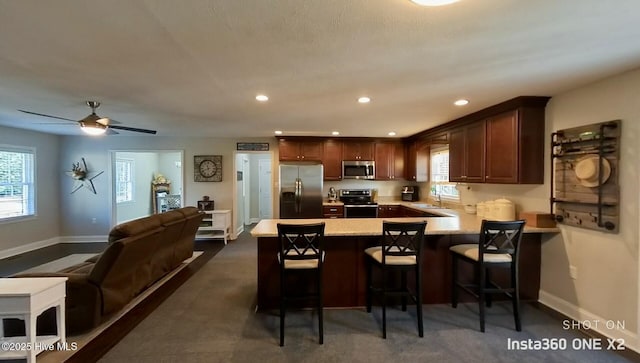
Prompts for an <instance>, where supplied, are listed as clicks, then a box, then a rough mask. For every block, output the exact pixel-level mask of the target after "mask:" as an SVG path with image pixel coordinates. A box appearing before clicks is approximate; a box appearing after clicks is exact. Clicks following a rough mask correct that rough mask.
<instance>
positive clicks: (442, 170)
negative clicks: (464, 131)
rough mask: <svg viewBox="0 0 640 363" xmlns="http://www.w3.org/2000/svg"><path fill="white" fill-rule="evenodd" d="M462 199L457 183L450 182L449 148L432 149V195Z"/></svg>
mask: <svg viewBox="0 0 640 363" xmlns="http://www.w3.org/2000/svg"><path fill="white" fill-rule="evenodd" d="M438 195H440V197H442V198H445V199H455V200H459V199H460V193H459V192H458V189H456V184H455V183H450V182H449V148H448V147H447V148H436V149H432V150H431V196H432V197H437V196H438Z"/></svg>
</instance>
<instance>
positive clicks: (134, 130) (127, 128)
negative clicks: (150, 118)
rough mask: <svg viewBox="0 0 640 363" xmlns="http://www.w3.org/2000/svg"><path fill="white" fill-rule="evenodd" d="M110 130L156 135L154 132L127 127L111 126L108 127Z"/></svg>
mask: <svg viewBox="0 0 640 363" xmlns="http://www.w3.org/2000/svg"><path fill="white" fill-rule="evenodd" d="M109 128H110V129H116V130H125V131H133V132H144V133H145V134H154V135H155V134H156V130H147V129H137V128H135V127H127V126H111V125H109Z"/></svg>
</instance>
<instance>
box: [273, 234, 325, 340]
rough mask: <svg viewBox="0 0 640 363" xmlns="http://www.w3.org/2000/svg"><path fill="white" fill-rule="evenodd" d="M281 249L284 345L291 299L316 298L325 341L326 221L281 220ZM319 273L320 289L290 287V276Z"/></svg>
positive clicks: (320, 328) (320, 325) (317, 286)
mask: <svg viewBox="0 0 640 363" xmlns="http://www.w3.org/2000/svg"><path fill="white" fill-rule="evenodd" d="M278 239H279V240H280V252H279V253H278V263H279V265H280V346H283V345H284V316H285V311H286V308H287V303H288V302H289V301H291V300H316V306H317V309H318V330H319V336H320V344H323V338H324V333H323V328H322V322H323V317H322V309H323V305H322V266H323V264H324V246H323V240H324V222H323V223H314V224H282V223H278ZM309 272H311V273H313V274H315V280H316V290H315V291H313V292H311V293H298V294H294V293H293V292H291V291H289V290H291V289H290V288H289V289H287V277H288V276H290V275H293V274H303V273H306V274H308V273H309Z"/></svg>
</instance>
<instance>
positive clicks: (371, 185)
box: [322, 180, 415, 198]
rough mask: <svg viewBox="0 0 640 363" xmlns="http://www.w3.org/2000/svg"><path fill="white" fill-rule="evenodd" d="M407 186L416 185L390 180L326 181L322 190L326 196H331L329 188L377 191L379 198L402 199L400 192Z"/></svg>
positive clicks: (404, 181)
mask: <svg viewBox="0 0 640 363" xmlns="http://www.w3.org/2000/svg"><path fill="white" fill-rule="evenodd" d="M405 185H415V183H412V182H409V181H406V180H399V181H395V180H389V181H375V180H343V181H325V182H324V184H323V186H322V189H323V190H324V196H325V197H326V196H327V194H329V188H331V187H334V188H336V190H338V189H377V190H378V196H382V197H392V196H396V197H398V198H400V192H401V191H402V187H403V186H405Z"/></svg>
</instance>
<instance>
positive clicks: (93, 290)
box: [14, 272, 102, 335]
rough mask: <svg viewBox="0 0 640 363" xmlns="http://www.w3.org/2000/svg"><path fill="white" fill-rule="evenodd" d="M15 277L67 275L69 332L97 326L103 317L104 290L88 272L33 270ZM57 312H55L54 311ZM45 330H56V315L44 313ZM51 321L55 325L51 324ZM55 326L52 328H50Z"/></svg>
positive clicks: (67, 324)
mask: <svg viewBox="0 0 640 363" xmlns="http://www.w3.org/2000/svg"><path fill="white" fill-rule="evenodd" d="M14 277H16V278H20V277H67V278H68V280H67V284H66V294H67V296H66V298H65V310H66V312H65V315H66V318H65V321H66V329H67V333H68V334H71V335H72V334H77V333H82V332H84V331H87V330H89V329H91V328H94V327H95V326H97V325H98V324H99V323H100V321H101V319H102V317H101V311H102V292H101V291H100V288H98V287H97V286H96V285H94V284H93V283H92V282H91V281H89V280H88V275H87V274H78V273H60V272H41V273H38V272H33V273H23V274H18V275H15V276H14ZM52 313H53V314H55V313H54V312H52ZM43 315H45V316H43V320H46V321H47V322H48V323H46V324H43V327H42V329H43V332H47V331H53V332H55V315H53V319H52V318H51V317H48V316H46V315H47V313H45V314H43ZM51 323H53V325H52V326H51ZM50 328H53V329H52V330H49V329H50Z"/></svg>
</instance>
